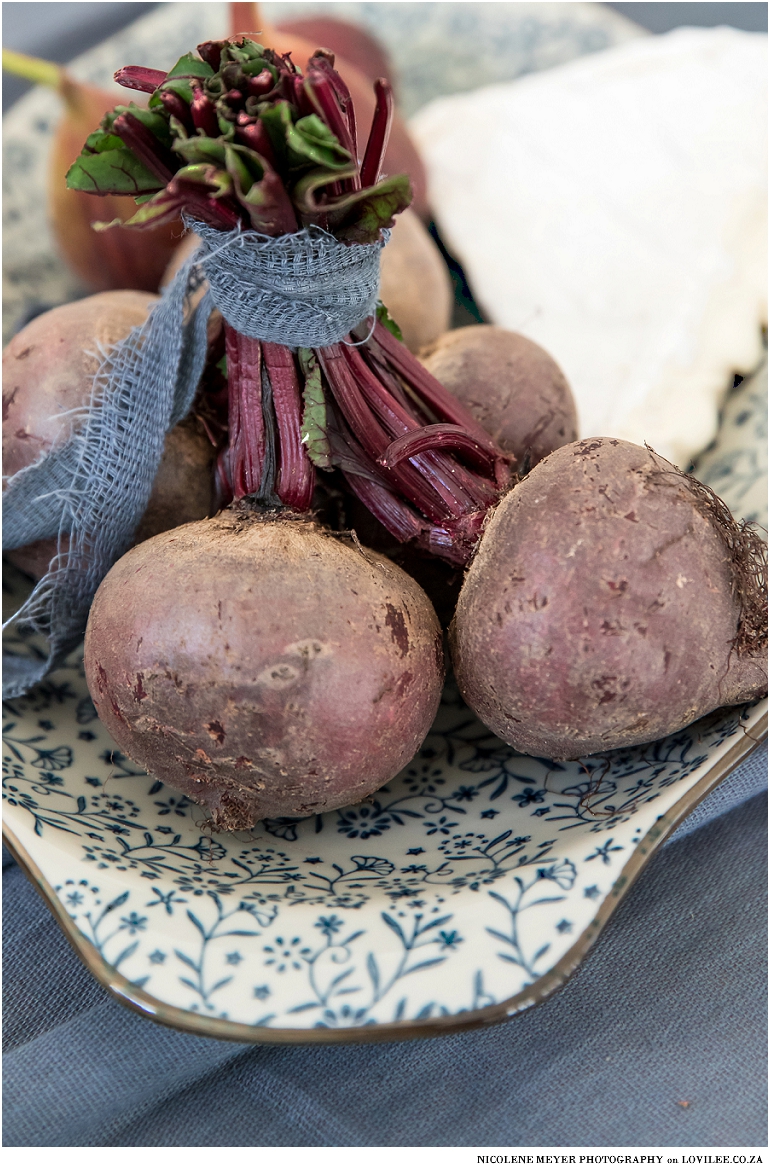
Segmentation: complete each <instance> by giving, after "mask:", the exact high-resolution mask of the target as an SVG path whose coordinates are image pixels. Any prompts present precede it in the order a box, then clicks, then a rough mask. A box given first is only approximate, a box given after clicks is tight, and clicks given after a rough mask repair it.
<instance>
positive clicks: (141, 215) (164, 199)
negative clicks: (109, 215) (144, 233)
mask: <svg viewBox="0 0 770 1173" xmlns="http://www.w3.org/2000/svg"><path fill="white" fill-rule="evenodd" d="M181 205H182V201H181V199H180V197H179V196H178V195H172V194H171V193H170V192H168V191H166V190H165V188H164V190H163V191H159V192H158V193H157V195H154V196H153V197H152V199H151V200H149V201H148V202H147V203H146V204H143V205H142V207H141V208H140V209H139V211H138V212H134V214H133V216H132V217H131V219H130V220H126V222H125V224H124V225H123V227H124V228H155V227H157V226H158V225H160V224H169V223H170V222H171V221H172V220H175V219H176V217H177V216H178V215H179V209H180V207H181ZM113 223H114V221H113ZM104 227H106V228H109V227H110V225H109V224H107V225H104Z"/></svg>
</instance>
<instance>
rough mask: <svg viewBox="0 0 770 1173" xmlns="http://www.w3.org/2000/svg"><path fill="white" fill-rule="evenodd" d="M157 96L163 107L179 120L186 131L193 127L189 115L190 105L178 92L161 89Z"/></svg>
mask: <svg viewBox="0 0 770 1173" xmlns="http://www.w3.org/2000/svg"><path fill="white" fill-rule="evenodd" d="M159 97H160V100H161V102H162V103H163V105H164V107H165V109H166V110H168V112H169V114H171V115H172V116H173V117H174V118H176V119H177V121H178V122H181V124H182V126H183V127H184V128H185V130H186V131H188V132H190V131H193V130H194V129H195V124H194V123H193V120H192V118H191V117H190V107H189V106H188V105H187V103H186V102H183V101H182V99H181V98H180V97H179V95H178V94H172V92H171V90H161V92H160V95H159Z"/></svg>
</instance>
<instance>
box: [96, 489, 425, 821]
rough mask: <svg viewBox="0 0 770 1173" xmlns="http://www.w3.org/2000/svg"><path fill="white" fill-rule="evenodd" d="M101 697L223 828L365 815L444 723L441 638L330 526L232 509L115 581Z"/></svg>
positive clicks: (106, 623) (417, 596)
mask: <svg viewBox="0 0 770 1173" xmlns="http://www.w3.org/2000/svg"><path fill="white" fill-rule="evenodd" d="M85 666H86V677H87V680H88V686H89V689H90V691H91V696H92V698H93V700H94V704H95V705H96V707H97V710H98V712H99V716H100V718H101V719H102V721H103V722H104V724H105V725H106V727H107V729H108V730H109V732H110V733H111V735H112V736H113V737H114V738H115V740H116V741H117V743H118V745H119V746H120V747H121V749H122V750H124V752H126V753H127V754H129V756H130V757H131V758H132V759H133V760H134V761H137V762H139V763H140V764H141V765H142V766H144V767H145V768H146V769H147V770H148V771H149V772H151V773H153V774H155V775H157V777H159V778H160V779H161V781H163V782H166V783H167V784H168V785H170V786H173V787H175V788H176V789H178V790H181V791H183V792H184V793H185V794H187V795H189V796H190V797H191V798H193V799H194V800H195V801H196V802H199V803H202V804H203V805H205V806H207V807H208V808H209V809H210V811H211V813H212V817H213V820H214V823H215V825H216V826H218V827H219V828H220V829H226V830H235V829H246V828H248V827H252V826H253V825H254V823H255V822H257V820H259V819H262V818H266V817H271V818H275V817H279V816H288V815H300V816H304V815H308V814H312V813H313V812H316V811H322V810H331V809H335V808H337V807H340V806H344V805H346V804H348V803H355V802H359V801H361V800H362V799H363V798H364V797H366V796H367V795H369V794H371V793H373V792H374V791H375V790H377V789H378V788H379V787H380V786H382V785H383V784H384V783H385V782H387V781H388V780H389V779H390V778H392V777H393V776H394V775H395V774H397V773H398V771H399V770H401V769H402V768H403V767H404V766H406V765H407V763H408V762H409V761H410V760H411V758H412V757H413V755H414V753H415V752H416V751H417V749H418V748H419V746H420V744H421V742H422V740H423V738H424V737H425V735H426V733H427V732H428V729H429V728H430V725H431V722H432V720H433V718H434V716H435V713H436V710H437V707H438V702H439V697H440V691H441V685H442V682H443V656H442V650H441V633H440V628H439V625H438V621H437V619H436V616H435V614H434V612H433V610H432V608H431V606H430V604H429V602H428V600H427V598H426V597H425V596H424V595H423V593H422V591H421V590H420V588H419V587H418V586H417V585H416V583H414V582H412V580H411V579H409V577H408V576H407V575H405V574H404V573H403V572H402V571H400V570H399V569H398V568H397V567H396V566H394V565H393V564H392V563H390V562H388V561H387V560H386V559H384V558H382V557H380V556H377V555H374V554H370V553H367V552H365V551H364V552H362V551H361V550H360V549H358V548H356V547H355V546H353V545H349V544H343V543H342V542H339V541H337V540H336V539H335V538H333V537H331V536H330V535H329V534H328V532H326V531H324V530H323V529H322V528H321V527H320V526H318V525H316V523H314V522H312V521H307V520H298V519H296V518H295V519H291V518H290V519H287V518H286V516H285V515H281V514H278V515H275V519H274V520H267V519H266V518H265V516H264V515H259V514H253V513H252V514H249V513H246V512H245V511H244V510H243V509H241V510H238V509H233V510H227V511H225V512H224V513H221V514H219V515H218V516H217V517H216V518H213V519H210V520H208V521H201V522H196V523H193V524H192V525H187V526H182V527H180V528H179V529H177V530H173V531H171V532H170V533H166V534H161V535H160V536H158V537H156V538H153V539H151V540H150V541H149V542H145V543H143V544H142V545H141V546H136V547H135V548H134V549H133V550H131V551H129V553H128V554H126V555H125V556H124V557H123V558H122V559H121V560H120V561H119V562H118V563H116V565H115V566H113V568H112V570H111V571H110V573H109V574H108V575H107V577H106V578H105V579H104V581H103V582H102V584H101V586H100V587H99V590H98V592H97V594H96V597H95V599H94V603H93V606H92V609H91V615H90V617H89V621H88V629H87V632H86V642H85Z"/></svg>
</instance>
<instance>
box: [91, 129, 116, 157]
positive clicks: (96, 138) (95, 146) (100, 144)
mask: <svg viewBox="0 0 770 1173" xmlns="http://www.w3.org/2000/svg"><path fill="white" fill-rule="evenodd" d="M125 149H126V145H125V143H124V142H123V139H122V138H121V137H120V135H117V134H110V132H109V131H107V130H95V131H94V132H93V134H89V136H88V138H87V139H86V141H85V147H84V150H83V154H86V153H87V152H88V151H93V152H94V154H101V153H102V152H103V151H120V150H125Z"/></svg>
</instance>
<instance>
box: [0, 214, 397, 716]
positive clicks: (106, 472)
mask: <svg viewBox="0 0 770 1173" xmlns="http://www.w3.org/2000/svg"><path fill="white" fill-rule="evenodd" d="M187 227H188V228H190V229H191V230H192V231H194V232H196V233H197V234H198V235H199V236H200V237H201V239H202V241H203V243H202V245H201V247H200V248H199V249H198V250H197V251H196V253H195V255H194V256H192V257H191V258H190V259H189V260H188V261H187V262H186V264H185V265H184V266H183V267H182V268H181V269H180V270H179V272H178V274H177V276H176V277H175V279H174V281H173V282H172V283H171V285H170V286H169V287H168V288H167V289H166V291H165V293H164V294H163V297H162V298H161V300H160V302H159V303H158V304H157V305H156V306H155V308H154V309H153V311H152V313H151V314H150V316H149V317H148V319H147V321H146V322H145V323H144V324H143V325H142V326H138V327H136V329H134V330H132V331H131V333H130V334H129V335H128V337H127V338H125V339H124V340H123V341H122V342H120V343H118V345H117V346H115V347H114V348H113V349H112V350H111V351H110V353H109V355H108V357H107V358H106V359H105V361H104V362H103V364H102V366H101V367H100V368H99V371H98V372H97V375H96V378H95V381H94V391H93V395H92V400H91V403H90V406H89V407H88V409H87V410H86V411H85V412H84V416H83V424H82V427H81V428H80V429H79V430H77V431H76V433H75V434H74V435H72V436H71V437H70V438H69V439H68V440H66V441H65V442H63V443H62V444H61V445H60V446H58V447H55V448H54V449H53V450H52V451H51V452H50V453H48V455H47V456H45V457H44V458H43V459H42V460H41V461H40V462H38V464H36V465H33V466H31V467H30V468H26V469H23V470H22V471H21V472H19V473H17V474H16V476H14V477H12V478H11V480H10V482H9V484H8V487H7V489H6V491H5V493H4V494H3V508H4V513H5V518H6V524H5V527H4V532H3V549H6V550H7V549H17V548H18V547H20V546H25V545H27V544H28V543H29V542H32V541H36V540H38V539H40V538H51V537H56V536H58V537H59V538H60V552H59V554H58V555H57V557H56V558H55V559H54V561H53V562H52V564H51V568H50V569H49V572H48V574H46V575H45V577H44V578H42V579H41V580H40V582H39V583H38V584H37V586H36V587H35V589H34V590H33V592H32V594H31V595H30V597H29V599H27V601H26V603H25V604H24V606H23V607H21V609H20V610H19V611H18V612H17V613H16V615H14V616H13V617H12V618H11V619H10V620H9V621H8V624H6V625H5V626H8V625H10V624H14V625H16V626H18V627H20V628H24V627H26V628H27V629H31V630H32V631H34V632H36V633H38V634H40V635H43V636H45V637H46V638H47V640H48V645H49V654H48V657H47V659H41V660H31V659H27V658H25V657H23V656H17V655H7V654H4V655H3V696H4V697H6V698H11V697H15V696H21V695H22V694H23V693H24V692H26V691H27V690H28V689H29V688H31V687H32V686H33V685H34V684H36V683H37V682H38V681H39V680H42V679H43V677H44V676H46V675H47V673H48V672H50V671H52V670H53V669H54V668H55V667H56V666H57V665H58V664H60V663H61V661H62V660H63V658H64V657H65V656H66V655H67V654H68V652H70V651H71V650H72V649H73V648H74V647H76V646H77V644H78V643H79V642H80V640H81V639H82V638H83V632H84V631H85V626H86V622H87V620H88V611H89V609H90V606H91V601H92V599H93V597H94V594H95V593H96V589H97V587H98V586H99V583H100V582H101V580H102V579H103V578H104V576H105V575H106V573H107V571H108V570H109V569H110V567H111V566H112V565H113V563H115V562H116V561H117V560H118V558H120V557H121V556H122V555H123V554H124V553H125V552H126V550H128V548H129V547H130V545H131V542H132V540H133V536H134V532H135V530H136V527H137V525H138V524H139V521H140V520H141V517H142V515H143V513H144V511H145V509H146V508H147V503H148V501H149V499H150V494H151V492H152V485H153V482H154V480H155V475H156V473H157V470H158V465H159V464H160V459H161V456H162V454H163V447H164V444H165V436H166V432H167V431H168V430H169V428H172V427H173V426H174V424H176V423H178V422H179V420H180V419H183V418H184V416H185V415H186V414H187V412H188V411H189V410H190V407H191V406H192V401H193V399H194V397H195V391H196V388H197V385H198V381H199V379H200V377H201V374H202V372H203V366H204V363H205V359H206V323H207V320H208V317H209V314H210V312H211V308H212V305H216V306H217V308H218V309H220V310H221V312H222V314H223V316H224V318H225V320H226V321H227V322H229V324H230V325H231V326H233V328H234V329H236V330H238V331H239V332H240V333H242V334H246V335H248V336H249V337H251V338H259V339H261V340H262V341H264V342H278V343H281V344H283V345H284V346H291V347H297V346H307V347H318V346H327V345H330V344H332V343H334V342H339V341H340V340H341V339H342V338H344V337H345V335H346V334H348V333H349V332H350V331H351V330H352V329H353V327H354V326H357V325H358V324H359V322H361V321H363V320H364V319H365V318H367V317H369V316H370V315H371V314H373V313H374V312H375V309H376V305H377V294H378V290H379V279H380V250H381V249H382V248H383V247H384V245H385V244H386V243H387V241H388V240H389V239H390V233H389V232H388V231H383V232H382V233H381V234H380V236H381V239H380V240H379V241H378V242H376V243H375V244H369V245H354V246H351V245H345V244H341V243H340V242H339V241H338V240H336V239H335V237H333V236H330V235H329V233H328V232H324V231H322V230H321V229H318V228H308V229H303V230H302V231H301V232H297V233H293V234H292V235H290V236H284V237H278V238H272V237H266V236H263V235H261V234H260V233H258V232H252V231H247V232H241V231H240V230H235V231H233V232H220V231H218V230H217V229H214V228H210V227H209V226H208V225H206V224H201V223H199V222H198V221H193V220H188V222H187ZM204 276H205V278H206V279H208V282H209V291H208V292H207V293H206V295H205V297H204V298H203V300H202V301H201V303H200V305H199V306H198V308H197V309H196V311H195V312H194V313H192V314H191V313H190V312H189V299H190V297H191V296H192V294H193V293H194V292H195V291H196V290H197V289H198V288H199V287H200V285H201V283H202V281H203V279H204ZM67 534H69V539H70V540H69V547H68V549H66V550H62V548H61V538H62V537H63V536H64V535H67Z"/></svg>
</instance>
